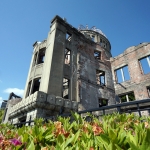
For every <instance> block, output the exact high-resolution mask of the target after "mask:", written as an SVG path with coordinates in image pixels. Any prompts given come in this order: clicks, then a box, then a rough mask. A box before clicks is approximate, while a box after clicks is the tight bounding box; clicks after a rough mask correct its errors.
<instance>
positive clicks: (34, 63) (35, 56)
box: [33, 52, 37, 66]
mask: <svg viewBox="0 0 150 150" xmlns="http://www.w3.org/2000/svg"><path fill="white" fill-rule="evenodd" d="M36 61H37V52H36V53H35V55H34V60H33V66H35V65H36Z"/></svg>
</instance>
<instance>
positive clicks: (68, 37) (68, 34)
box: [66, 32, 72, 42]
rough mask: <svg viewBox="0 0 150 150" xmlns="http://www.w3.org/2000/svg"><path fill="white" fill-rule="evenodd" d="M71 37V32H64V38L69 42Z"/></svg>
mask: <svg viewBox="0 0 150 150" xmlns="http://www.w3.org/2000/svg"><path fill="white" fill-rule="evenodd" d="M71 37H72V34H71V33H69V32H67V33H66V40H67V41H69V42H70V41H71Z"/></svg>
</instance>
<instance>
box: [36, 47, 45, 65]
mask: <svg viewBox="0 0 150 150" xmlns="http://www.w3.org/2000/svg"><path fill="white" fill-rule="evenodd" d="M45 52H46V48H42V49H40V50H39V53H38V61H37V64H41V63H44V59H45Z"/></svg>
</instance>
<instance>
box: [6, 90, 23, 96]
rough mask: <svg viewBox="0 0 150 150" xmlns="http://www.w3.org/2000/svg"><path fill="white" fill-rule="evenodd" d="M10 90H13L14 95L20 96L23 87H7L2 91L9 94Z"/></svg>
mask: <svg viewBox="0 0 150 150" xmlns="http://www.w3.org/2000/svg"><path fill="white" fill-rule="evenodd" d="M11 92H13V93H14V94H16V95H19V96H22V95H23V92H24V90H23V89H18V88H7V89H5V90H4V93H8V94H10V93H11Z"/></svg>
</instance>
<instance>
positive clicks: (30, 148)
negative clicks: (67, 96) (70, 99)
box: [0, 113, 150, 150]
mask: <svg viewBox="0 0 150 150" xmlns="http://www.w3.org/2000/svg"><path fill="white" fill-rule="evenodd" d="M73 116H74V121H72V122H70V118H61V117H58V121H57V122H52V121H49V123H46V124H43V123H42V122H43V120H42V119H38V120H35V125H34V126H31V127H30V126H28V127H26V126H23V127H22V128H18V129H17V128H15V127H13V126H11V125H4V124H1V125H0V131H1V134H0V149H2V150H9V149H14V150H25V149H27V150H34V149H35V150H49V149H50V150H55V149H56V150H98V149H101V150H128V149H129V150H150V117H147V118H146V117H145V118H144V117H142V118H139V117H137V116H134V115H133V114H131V115H126V114H121V115H119V114H112V115H107V116H103V117H102V119H101V121H99V120H98V119H97V118H95V117H92V116H91V117H92V121H91V122H87V121H85V119H83V118H81V117H80V116H79V115H78V114H76V113H75V114H73Z"/></svg>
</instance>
